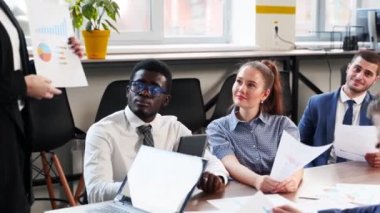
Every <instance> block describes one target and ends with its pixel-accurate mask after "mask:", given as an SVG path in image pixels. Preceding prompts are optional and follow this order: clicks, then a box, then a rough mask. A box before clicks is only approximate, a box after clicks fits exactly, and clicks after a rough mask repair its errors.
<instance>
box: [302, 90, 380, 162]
mask: <svg viewBox="0 0 380 213" xmlns="http://www.w3.org/2000/svg"><path fill="white" fill-rule="evenodd" d="M339 93H340V89H338V90H337V91H335V92H329V93H324V94H320V95H314V96H312V97H311V98H310V100H309V102H308V104H307V105H306V108H305V112H304V114H303V115H302V118H301V120H300V123H299V124H298V128H299V130H300V136H301V142H303V143H305V144H307V145H310V146H322V145H326V144H330V143H332V142H333V141H334V131H335V117H336V115H335V114H336V108H337V103H338V99H339ZM372 99H373V96H372V95H371V94H369V93H367V95H366V97H365V98H364V100H363V103H362V105H361V108H360V121H359V125H361V126H368V125H373V124H372V121H371V119H369V118H368V117H367V108H368V104H369V102H370V101H371V100H372ZM329 154H330V149H329V150H327V151H326V152H324V153H322V154H321V155H320V156H318V157H317V158H316V159H315V160H313V161H312V162H311V163H310V164H309V166H321V165H326V164H327V160H328V158H329Z"/></svg>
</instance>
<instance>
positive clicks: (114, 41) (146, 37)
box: [109, 0, 231, 46]
mask: <svg viewBox="0 0 380 213" xmlns="http://www.w3.org/2000/svg"><path fill="white" fill-rule="evenodd" d="M150 3H151V4H150V5H151V8H150V10H151V31H150V32H123V33H117V32H112V34H111V38H110V41H109V44H110V46H112V45H139V44H141V45H152V44H194V43H196V44H199V43H204V44H207V43H210V44H212V43H214V44H215V43H219V44H225V43H228V42H229V41H230V38H229V37H230V36H229V31H230V29H231V27H230V24H231V23H230V20H231V18H230V17H231V13H230V8H231V7H230V6H231V0H224V5H223V13H224V15H223V32H222V35H221V36H204V37H191V36H184V37H165V35H164V0H150Z"/></svg>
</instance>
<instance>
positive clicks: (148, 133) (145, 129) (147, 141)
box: [137, 125, 154, 147]
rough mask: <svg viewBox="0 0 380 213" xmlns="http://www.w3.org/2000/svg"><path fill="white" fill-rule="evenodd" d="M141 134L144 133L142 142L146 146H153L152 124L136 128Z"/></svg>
mask: <svg viewBox="0 0 380 213" xmlns="http://www.w3.org/2000/svg"><path fill="white" fill-rule="evenodd" d="M137 129H138V130H139V132H140V133H141V134H143V135H144V140H143V144H144V145H146V146H152V147H154V142H153V136H152V126H151V125H143V126H139V127H138V128H137Z"/></svg>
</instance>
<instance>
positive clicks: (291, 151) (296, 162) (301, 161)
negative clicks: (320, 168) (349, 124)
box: [270, 131, 331, 181]
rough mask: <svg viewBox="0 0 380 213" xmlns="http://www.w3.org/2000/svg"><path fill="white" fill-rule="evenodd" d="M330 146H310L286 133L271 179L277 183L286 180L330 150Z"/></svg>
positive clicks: (279, 148)
mask: <svg viewBox="0 0 380 213" xmlns="http://www.w3.org/2000/svg"><path fill="white" fill-rule="evenodd" d="M330 146H331V144H328V145H325V146H318V147H313V146H308V145H305V144H303V143H301V142H300V141H298V140H296V139H295V138H293V137H292V136H291V135H290V134H289V133H287V132H286V131H284V132H283V133H282V136H281V141H280V145H279V147H278V150H277V154H276V158H275V160H274V163H273V167H272V171H271V174H270V177H271V178H273V179H274V180H277V181H283V180H285V179H286V178H288V177H289V176H291V175H292V174H293V173H294V172H296V171H297V170H299V169H301V168H303V167H304V166H305V165H306V164H308V163H309V162H311V161H312V160H314V159H315V158H316V157H317V156H319V155H320V154H321V153H323V152H324V151H326V150H327V149H328V148H330Z"/></svg>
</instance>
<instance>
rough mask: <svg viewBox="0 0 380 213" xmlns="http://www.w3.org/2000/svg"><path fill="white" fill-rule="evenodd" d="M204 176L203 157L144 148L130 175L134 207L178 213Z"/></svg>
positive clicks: (139, 153)
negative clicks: (200, 178)
mask: <svg viewBox="0 0 380 213" xmlns="http://www.w3.org/2000/svg"><path fill="white" fill-rule="evenodd" d="M202 172H203V162H202V159H201V158H199V157H195V156H190V155H184V154H180V153H177V152H170V151H164V150H160V149H155V148H151V147H147V146H141V148H140V150H139V152H138V153H137V156H136V158H135V160H134V162H133V164H132V166H131V169H130V170H129V172H128V185H129V190H130V193H131V199H132V204H133V206H135V207H137V208H140V209H142V210H145V211H148V212H176V211H178V210H179V208H180V207H181V206H182V203H183V202H184V201H185V198H186V196H187V194H188V193H189V192H190V191H191V189H192V188H193V186H195V185H196V183H197V182H198V179H199V177H200V175H201V174H202Z"/></svg>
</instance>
